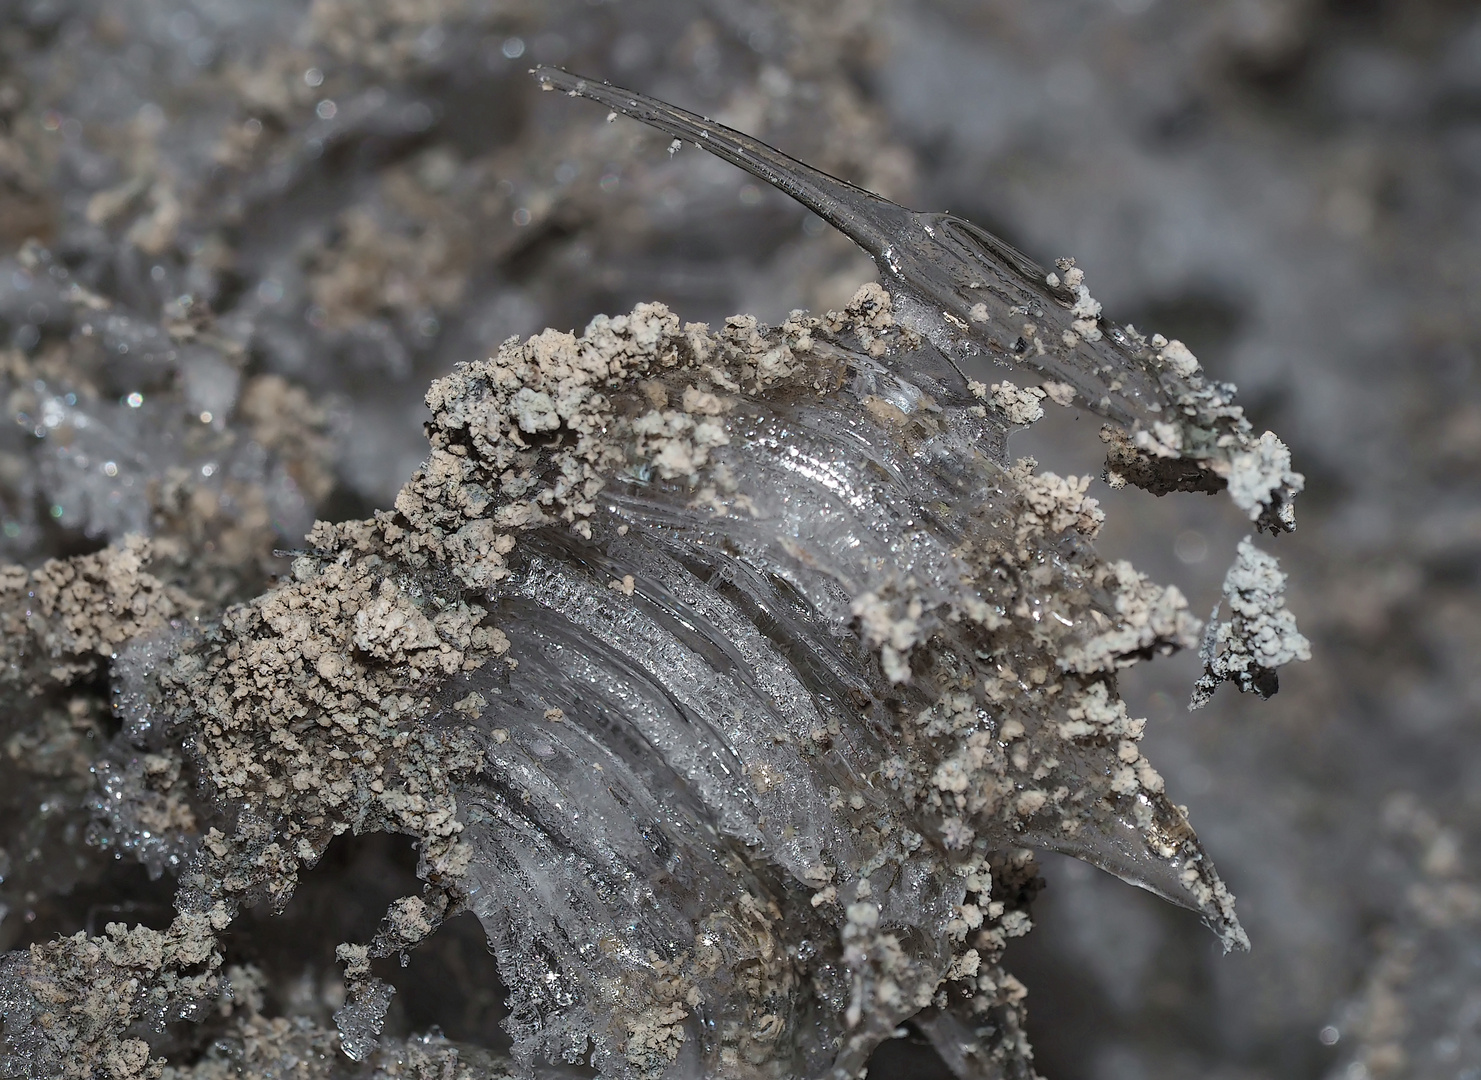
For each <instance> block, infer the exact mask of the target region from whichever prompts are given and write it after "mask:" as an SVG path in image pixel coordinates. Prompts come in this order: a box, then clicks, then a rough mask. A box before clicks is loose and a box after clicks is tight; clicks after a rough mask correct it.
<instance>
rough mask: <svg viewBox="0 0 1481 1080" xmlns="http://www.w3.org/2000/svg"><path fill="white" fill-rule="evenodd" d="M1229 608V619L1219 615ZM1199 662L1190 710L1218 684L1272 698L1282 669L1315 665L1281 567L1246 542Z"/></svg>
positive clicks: (1206, 699)
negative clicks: (1303, 663)
mask: <svg viewBox="0 0 1481 1080" xmlns="http://www.w3.org/2000/svg"><path fill="white" fill-rule="evenodd" d="M1225 605H1227V606H1228V608H1229V614H1228V617H1227V618H1220V616H1219V613H1220V611H1221V610H1222V608H1223V607H1224V606H1225ZM1198 658H1199V659H1200V660H1202V661H1203V667H1204V672H1205V674H1204V675H1203V677H1202V678H1200V679H1199V680H1198V682H1197V684H1196V685H1195V686H1194V688H1193V699H1192V701H1191V702H1190V703H1189V706H1188V707H1189V708H1190V709H1201V708H1202V707H1203V706H1205V705H1207V704H1208V703H1209V701H1210V699H1211V698H1212V697H1213V695H1214V691H1215V690H1217V689H1218V687H1219V684H1220V683H1223V682H1231V683H1233V684H1234V685H1235V686H1236V687H1238V689H1239V691H1240V693H1242V694H1248V693H1251V692H1254V693H1257V694H1259V695H1260V696H1261V697H1262V698H1268V697H1269V696H1270V695H1271V694H1274V693H1275V692H1276V690H1277V689H1279V687H1280V681H1279V677H1278V670H1279V669H1280V668H1281V667H1283V666H1284V665H1286V664H1289V663H1291V662H1292V661H1295V660H1310V659H1311V646H1310V644H1309V643H1308V642H1307V640H1306V638H1305V637H1304V636H1302V634H1301V632H1300V631H1299V630H1297V629H1296V617H1295V616H1294V615H1292V614H1291V612H1290V610H1289V609H1288V608H1287V607H1286V575H1285V574H1283V573H1281V570H1280V563H1279V562H1277V561H1276V559H1275V557H1274V556H1272V555H1267V554H1266V553H1265V552H1263V551H1261V550H1260V549H1259V548H1257V547H1255V545H1254V544H1253V543H1251V542H1250V538H1249V537H1245V538H1244V539H1243V540H1241V541H1240V542H1239V549H1238V551H1237V553H1236V554H1235V558H1234V565H1233V566H1231V567H1230V568H1229V572H1228V573H1227V574H1225V575H1224V599H1223V600H1222V601H1221V602H1220V603H1219V604H1218V605H1216V606H1215V607H1214V611H1213V614H1212V615H1211V616H1210V617H1209V623H1208V626H1207V628H1206V629H1205V630H1204V633H1203V642H1202V644H1201V645H1200V646H1199V650H1198Z"/></svg>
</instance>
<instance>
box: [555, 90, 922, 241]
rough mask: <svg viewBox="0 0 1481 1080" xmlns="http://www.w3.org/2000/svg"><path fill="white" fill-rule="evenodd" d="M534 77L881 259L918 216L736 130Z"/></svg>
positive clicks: (620, 94)
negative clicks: (697, 156) (757, 183)
mask: <svg viewBox="0 0 1481 1080" xmlns="http://www.w3.org/2000/svg"><path fill="white" fill-rule="evenodd" d="M534 75H535V78H536V79H538V80H539V82H540V85H541V86H542V87H544V88H546V89H556V90H564V91H565V92H566V93H568V94H570V95H571V96H573V97H584V98H589V99H591V100H592V101H597V102H600V103H601V104H603V105H605V106H607V107H608V108H609V109H613V110H615V111H617V112H620V113H624V114H626V115H627V116H631V117H632V118H633V119H634V120H641V121H642V122H643V123H645V124H648V125H649V126H650V127H655V128H657V129H658V130H659V131H662V132H665V133H666V134H669V135H672V136H674V137H675V138H676V139H681V140H683V141H685V142H692V143H693V144H694V145H695V146H697V147H699V148H701V149H703V150H708V151H709V152H710V153H712V154H714V155H715V156H716V157H720V158H724V159H725V160H726V161H728V162H730V163H731V164H732V165H737V166H739V167H740V168H742V169H745V170H746V171H747V172H749V173H751V174H752V175H753V176H756V177H758V178H760V179H762V180H765V181H766V182H767V183H768V184H770V185H771V186H772V187H774V188H776V189H778V190H779V191H785V192H786V193H787V194H788V195H790V196H792V198H794V199H796V200H797V201H798V202H800V203H802V205H803V206H806V207H807V208H808V209H809V210H811V211H812V212H813V213H815V214H817V215H818V216H819V217H821V218H822V219H823V220H824V221H826V222H828V224H830V225H832V226H833V227H834V228H836V229H838V230H839V231H841V232H843V233H845V234H846V235H847V236H848V237H849V239H851V240H853V241H854V243H856V244H858V245H859V246H860V247H862V248H863V249H864V250H865V251H867V252H869V254H870V255H872V256H874V258H875V259H876V260H878V259H879V258H880V254H881V252H883V251H885V250H886V249H887V248H889V247H890V245H891V244H892V243H893V241H894V239H895V238H896V237H897V236H899V235H900V234H901V233H902V232H903V231H904V230H905V229H906V228H907V227H908V226H909V224H910V219H911V218H913V217H916V216H917V215H916V214H915V213H914V211H911V210H907V209H906V208H905V207H903V206H900V205H898V204H897V203H892V202H890V200H888V199H884V198H881V197H880V196H878V195H876V194H874V193H873V192H872V191H865V190H864V189H863V188H861V187H855V186H854V185H853V184H850V183H847V182H846V181H843V180H839V179H837V178H835V177H832V176H829V175H828V174H827V173H825V172H822V171H820V170H818V169H814V168H813V167H812V166H811V165H804V164H803V163H802V162H800V161H798V160H797V159H796V158H792V157H788V156H787V155H786V154H784V153H782V152H781V151H780V150H777V149H775V148H773V147H771V146H768V145H766V143H764V142H761V141H760V140H758V139H753V138H751V137H750V136H749V135H744V134H742V133H741V132H739V131H736V130H735V129H734V128H728V127H726V126H725V125H724V124H717V123H716V122H715V121H713V120H710V119H708V118H706V117H703V116H700V115H699V114H698V113H692V112H689V111H688V110H687V109H680V108H678V107H677V106H674V105H669V104H668V103H666V102H663V101H659V100H658V99H657V98H651V97H647V96H646V95H644V94H639V93H637V92H636V91H633V90H624V89H623V88H622V87H620V86H613V85H611V84H610V83H598V82H592V81H591V80H590V79H583V78H581V77H580V76H579V75H573V74H571V73H570V72H569V71H564V70H562V69H560V68H551V67H538V68H535V69H534Z"/></svg>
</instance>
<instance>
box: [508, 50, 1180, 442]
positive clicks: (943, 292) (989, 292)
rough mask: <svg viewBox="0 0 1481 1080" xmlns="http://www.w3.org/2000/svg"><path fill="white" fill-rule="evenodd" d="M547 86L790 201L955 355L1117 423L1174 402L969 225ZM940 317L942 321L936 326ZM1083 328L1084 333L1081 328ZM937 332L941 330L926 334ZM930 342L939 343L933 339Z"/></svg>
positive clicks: (656, 114)
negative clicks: (1045, 388) (1019, 373)
mask: <svg viewBox="0 0 1481 1080" xmlns="http://www.w3.org/2000/svg"><path fill="white" fill-rule="evenodd" d="M531 74H532V75H534V77H535V78H536V79H537V80H538V81H539V82H540V84H541V85H542V86H543V87H544V88H546V89H552V90H563V91H565V92H566V93H567V94H569V95H571V96H572V97H585V98H589V99H591V100H592V101H597V102H600V103H601V104H603V105H605V106H607V107H608V108H609V109H612V110H614V111H616V112H620V113H624V114H626V115H627V116H630V117H632V118H634V119H636V120H640V121H642V122H643V123H645V124H648V125H650V126H652V127H655V128H657V129H658V130H660V131H663V132H665V133H666V134H669V135H672V136H674V137H675V138H677V139H680V140H682V141H684V142H691V143H693V144H694V145H695V146H698V147H700V148H702V149H704V150H707V151H709V152H710V153H712V154H714V155H716V156H717V157H720V158H723V159H725V160H726V161H729V162H730V163H732V164H733V165H737V166H739V167H740V168H742V169H745V170H746V171H747V172H749V173H751V174H752V175H754V176H756V177H758V178H759V179H761V180H764V181H766V182H767V183H768V184H771V185H772V186H773V187H776V188H777V189H778V190H780V191H784V192H786V193H787V194H788V195H791V196H792V197H793V198H795V199H796V200H797V201H798V202H800V203H802V204H803V205H804V206H806V207H807V208H808V209H809V210H811V211H813V212H814V213H815V214H817V215H818V216H819V217H821V218H822V219H823V220H824V221H827V222H828V223H829V224H831V225H833V226H834V227H835V228H837V229H838V230H840V231H841V232H843V233H844V234H845V235H847V236H848V237H849V238H850V239H851V240H853V241H854V242H855V243H856V244H858V245H859V246H860V247H861V248H863V249H864V250H865V251H866V252H868V253H869V255H871V256H872V257H873V258H874V261H875V263H876V264H877V265H878V266H879V269H880V273H881V275H882V276H883V277H884V278H885V280H886V282H888V283H889V284H890V287H891V288H892V289H893V290H903V291H905V292H907V293H911V294H914V295H915V296H916V297H918V298H919V299H920V300H922V301H923V302H924V303H925V304H927V305H928V306H929V307H932V308H935V309H936V316H937V317H936V318H935V320H934V322H935V323H937V324H938V325H939V326H940V327H941V328H942V329H943V330H944V331H945V336H946V337H947V338H948V339H949V340H948V341H947V342H945V344H946V345H947V347H948V349H949V355H951V354H955V359H962V358H969V357H972V356H975V355H981V354H983V353H986V354H987V356H988V357H990V358H991V359H994V360H997V361H999V362H1003V363H1007V364H1011V365H1014V366H1025V367H1028V368H1030V369H1031V370H1033V371H1035V372H1036V373H1038V374H1040V375H1042V376H1044V377H1045V378H1048V379H1052V380H1055V381H1057V382H1063V383H1068V384H1069V385H1070V386H1071V387H1073V388H1074V390H1075V392H1076V395H1077V397H1078V398H1079V403H1080V404H1082V405H1084V406H1086V407H1088V408H1089V409H1091V410H1092V411H1094V412H1097V413H1099V414H1101V415H1102V416H1105V417H1106V418H1108V419H1111V420H1114V421H1116V422H1118V423H1120V424H1123V425H1125V426H1127V427H1138V426H1142V427H1145V426H1150V424H1151V423H1153V422H1155V421H1157V420H1159V419H1166V415H1165V414H1164V412H1163V404H1164V403H1170V401H1171V400H1172V399H1173V397H1174V395H1173V394H1170V393H1169V390H1173V389H1176V388H1175V387H1167V388H1164V387H1163V386H1162V385H1159V384H1160V382H1162V381H1163V379H1162V378H1160V377H1159V373H1157V372H1156V371H1155V370H1153V369H1152V367H1151V365H1150V364H1149V363H1148V355H1149V354H1148V351H1147V350H1146V348H1145V346H1144V345H1143V344H1142V343H1141V342H1140V341H1139V340H1138V339H1137V338H1135V337H1133V336H1131V335H1128V334H1127V333H1126V332H1124V331H1122V330H1119V329H1114V328H1110V334H1109V336H1103V335H1102V334H1101V332H1100V327H1101V325H1102V324H1101V322H1100V320H1099V318H1098V317H1095V316H1092V317H1091V318H1090V319H1089V321H1088V322H1087V321H1086V320H1085V319H1084V317H1083V313H1082V314H1081V315H1080V316H1079V318H1080V327H1079V329H1078V330H1077V329H1076V328H1075V327H1074V326H1073V325H1072V324H1073V323H1074V322H1075V321H1076V318H1077V315H1076V313H1075V312H1073V311H1072V310H1069V309H1071V308H1072V306H1073V304H1074V302H1075V300H1076V299H1077V294H1076V290H1075V289H1073V288H1071V287H1069V286H1067V285H1064V284H1061V285H1059V286H1058V287H1053V286H1050V285H1049V284H1048V283H1047V281H1046V277H1047V275H1046V274H1045V272H1044V270H1043V269H1042V268H1041V267H1039V266H1037V265H1036V264H1035V263H1034V262H1033V260H1031V259H1029V258H1028V257H1027V256H1025V255H1024V254H1022V253H1021V252H1019V251H1016V250H1015V249H1014V248H1012V247H1011V246H1010V245H1008V244H1006V243H1004V242H1003V241H1001V240H999V239H998V238H997V237H995V236H993V235H992V234H990V233H988V232H986V231H985V230H983V229H980V228H978V227H977V226H975V225H973V224H972V223H971V222H969V221H965V220H963V219H961V218H957V217H953V216H951V215H950V214H937V213H921V212H917V211H913V210H910V209H908V208H906V207H903V206H900V205H899V204H897V203H893V202H890V201H889V200H888V199H885V198H882V197H880V196H878V195H875V194H873V193H872V192H869V191H865V190H864V189H863V188H860V187H856V186H855V185H853V184H850V183H847V182H846V181H843V180H839V179H836V178H835V177H832V176H829V175H828V174H827V173H825V172H822V171H820V170H818V169H815V168H813V167H812V166H810V165H806V164H803V163H802V162H800V161H798V160H796V159H795V158H792V157H789V156H788V155H786V154H784V153H782V152H781V151H780V150H777V149H775V148H774V147H771V146H768V145H767V144H765V143H763V142H761V141H760V140H757V139H753V138H751V137H750V136H748V135H745V134H743V133H741V132H739V131H736V130H734V129H733V128H728V127H726V126H725V125H723V124H718V123H716V122H715V121H713V120H708V119H706V118H705V117H703V116H700V115H698V114H697V113H692V112H689V111H688V110H685V109H680V108H677V107H675V106H673V105H669V104H667V103H665V102H663V101H659V100H657V99H656V98H651V97H648V96H646V95H644V94H640V93H637V92H636V91H633V90H626V89H623V88H622V87H617V86H613V85H611V84H610V83H603V82H596V81H593V80H591V79H586V78H582V77H581V76H579V75H574V74H572V73H571V72H568V71H564V70H562V69H560V68H551V67H537V68H535V69H533V70H532V72H531ZM941 316H944V317H945V318H944V319H942V318H941ZM1087 329H1089V331H1090V332H1089V333H1087V332H1086V331H1087ZM933 336H941V335H933ZM937 344H938V345H941V344H943V342H941V341H938V342H937Z"/></svg>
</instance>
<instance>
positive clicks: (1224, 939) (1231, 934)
mask: <svg viewBox="0 0 1481 1080" xmlns="http://www.w3.org/2000/svg"><path fill="white" fill-rule="evenodd" d="M1204 925H1205V926H1207V927H1208V928H1209V929H1210V930H1212V931H1213V932H1214V933H1215V934H1217V935H1218V936H1219V944H1221V945H1223V946H1224V955H1225V956H1228V955H1229V954H1230V953H1232V952H1235V951H1238V952H1249V951H1250V936H1249V935H1248V934H1246V933H1245V932H1244V927H1243V926H1240V925H1239V920H1238V919H1234V920H1233V921H1232V922H1223V921H1215V920H1213V919H1205V920H1204Z"/></svg>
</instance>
